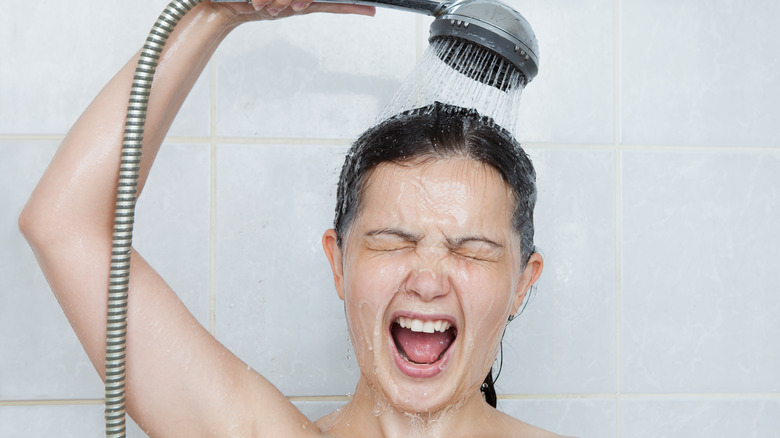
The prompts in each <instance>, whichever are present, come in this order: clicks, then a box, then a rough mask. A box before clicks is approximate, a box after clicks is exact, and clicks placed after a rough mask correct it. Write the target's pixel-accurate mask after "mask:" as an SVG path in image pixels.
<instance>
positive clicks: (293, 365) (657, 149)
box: [0, 0, 780, 438]
mask: <svg viewBox="0 0 780 438" xmlns="http://www.w3.org/2000/svg"><path fill="white" fill-rule="evenodd" d="M28 3H29V2H10V3H8V4H7V5H4V6H5V7H4V10H3V13H2V14H0V56H1V57H2V59H3V61H2V62H0V154H2V157H3V159H2V160H0V188H1V190H0V201H2V205H3V208H0V278H1V279H2V285H3V286H2V287H0V437H3V438H4V437H6V436H8V437H16V436H32V437H36V436H48V435H51V434H56V435H57V436H74V437H75V436H93V435H97V434H100V433H101V431H102V406H101V405H100V404H99V403H98V402H96V401H95V400H99V399H100V398H101V397H102V385H101V383H100V381H99V379H98V378H97V376H96V374H95V373H94V371H93V369H92V366H91V365H90V364H89V362H88V360H87V358H86V356H85V355H84V353H83V352H82V351H81V348H80V345H79V344H78V341H77V339H76V337H75V336H74V335H73V333H72V331H71V330H70V328H69V327H68V324H67V321H66V320H65V318H64V317H63V315H62V313H61V311H60V310H59V308H58V306H57V303H56V300H55V299H54V298H53V296H52V295H51V293H50V292H49V291H48V287H47V286H46V283H45V280H44V278H43V276H42V275H41V274H40V271H39V269H38V267H37V265H36V264H35V260H34V257H33V256H32V253H31V252H30V250H29V249H28V248H27V246H26V244H25V242H24V240H23V239H22V238H21V236H20V235H19V234H18V232H17V231H16V217H17V215H18V213H19V211H20V209H21V207H22V205H23V203H24V202H25V200H26V198H27V197H28V196H29V193H30V191H31V190H32V188H33V186H34V184H35V182H36V181H37V178H38V177H39V176H40V174H41V173H42V172H43V170H44V168H45V166H46V163H47V162H48V160H49V159H50V157H51V155H52V154H53V152H54V150H55V148H56V145H57V143H58V141H59V139H61V137H62V135H64V133H65V132H66V131H67V129H68V127H69V126H70V125H71V124H72V123H73V121H74V120H75V119H76V117H78V115H79V113H80V112H81V111H82V110H83V108H84V107H85V106H86V105H87V103H88V102H89V101H90V99H91V98H92V97H93V96H94V95H95V94H96V93H97V92H98V90H99V89H100V87H101V86H102V85H103V84H104V83H105V82H106V81H107V80H108V78H109V77H110V76H111V75H112V74H113V72H114V71H116V69H117V68H118V67H119V66H120V65H121V64H122V63H123V62H124V61H125V59H126V58H128V57H129V56H130V54H132V53H133V52H134V51H135V50H136V48H137V47H139V46H140V43H141V41H142V39H143V37H144V35H145V33H146V31H147V30H148V28H149V27H150V26H151V24H152V21H153V20H154V18H155V17H156V16H157V14H158V13H159V11H161V10H162V8H163V7H164V4H165V1H163V0H143V1H137V2H134V3H133V5H132V6H128V4H127V3H126V2H124V3H120V2H118V1H116V0H108V1H103V2H97V3H96V2H86V1H75V2H67V3H61V2H60V3H57V2H54V3H51V4H48V3H40V2H34V3H29V4H28ZM510 4H512V5H513V6H514V7H516V8H517V9H518V10H520V11H521V12H522V13H523V14H524V15H525V16H526V17H527V18H528V19H529V21H530V22H531V23H532V24H533V26H534V28H535V30H536V32H537V35H538V37H539V41H540V49H541V71H540V75H539V77H538V78H537V79H536V80H535V81H534V82H532V83H531V85H530V86H529V88H528V89H527V90H526V92H525V96H524V99H523V109H522V111H521V112H522V120H523V124H522V125H521V129H520V131H519V133H518V138H520V139H521V140H522V141H524V142H529V143H531V144H530V145H529V153H530V154H531V156H532V158H533V159H534V161H535V163H536V167H537V172H538V180H539V203H538V208H537V212H536V217H537V220H536V227H537V242H536V243H537V245H538V246H539V247H540V249H541V250H542V252H543V254H544V256H545V259H546V267H545V273H544V274H543V276H542V279H541V281H540V282H539V285H538V288H537V290H536V292H535V295H534V298H533V300H532V301H531V303H530V304H529V305H528V307H527V309H526V310H525V313H524V314H523V315H522V317H521V318H520V319H518V320H516V321H514V322H513V323H512V324H511V325H510V327H509V329H508V330H507V333H506V337H505V342H504V368H503V371H502V375H501V377H500V379H499V381H498V384H497V386H498V389H499V393H500V394H503V395H505V397H506V398H504V399H502V400H501V401H500V406H501V408H502V409H503V410H505V411H506V412H508V413H510V414H512V415H515V416H516V417H518V418H521V419H523V420H524V421H527V422H530V423H532V424H537V425H539V426H542V427H546V428H550V429H552V430H555V431H558V432H560V433H564V434H568V435H574V436H579V437H597V438H601V437H608V438H609V437H617V438H623V437H626V438H629V437H630V438H634V437H697V436H708V437H735V438H736V437H739V438H742V437H762V438H764V437H777V436H778V432H777V431H778V430H780V424H778V420H777V418H780V411H778V406H780V386H779V384H778V379H777V376H778V375H780V353H777V350H778V349H777V341H776V339H778V338H780V323H778V318H777V317H776V315H777V314H778V311H779V310H780V295H779V294H778V291H780V282H778V280H777V275H776V272H778V268H780V265H779V264H778V263H780V262H778V260H780V254H778V249H777V248H779V247H780V232H779V231H777V230H778V227H777V225H776V223H777V222H778V218H779V217H780V212H779V211H778V210H779V209H780V195H779V193H778V187H780V176H778V175H780V149H778V147H779V146H780V134H778V130H777V129H776V120H780V110H778V108H780V106H778V105H777V102H778V101H779V100H780V99H779V98H780V83H779V82H778V80H777V79H778V74H777V65H778V63H779V62H780V50H778V49H780V30H778V28H777V23H778V22H779V21H780V6H778V4H777V3H776V2H773V1H771V0H759V1H753V2H743V1H736V0H716V1H713V2H671V1H649V0H594V1H589V2H574V1H565V0H547V1H537V0H527V1H525V0H523V1H520V0H513V1H511V2H510ZM429 21H430V19H428V18H420V17H414V16H413V15H411V14H404V13H400V12H395V11H380V12H379V14H378V17H376V18H374V19H371V18H365V17H325V16H310V17H306V18H302V19H297V20H285V21H279V22H274V23H263V24H252V25H247V26H245V27H244V28H241V29H239V30H238V31H236V32H235V33H234V34H233V35H231V36H230V37H228V39H227V40H226V41H225V43H224V45H223V47H221V48H220V49H219V51H218V52H217V55H216V57H215V61H214V63H213V66H212V67H211V68H208V69H207V70H206V71H205V72H204V76H203V77H202V78H201V80H200V81H199V82H198V84H197V85H196V87H195V90H194V91H193V94H192V95H191V96H190V98H189V99H188V101H187V102H186V103H185V105H184V108H183V110H182V113H181V115H180V117H179V119H178V120H177V122H176V123H175V125H174V127H173V128H172V130H171V135H172V138H171V139H170V140H169V141H168V142H167V143H166V145H165V147H164V149H163V151H162V152H161V154H160V158H159V160H158V163H157V164H156V165H155V169H154V171H153V173H152V176H151V177H150V180H149V184H148V187H147V190H146V193H145V196H144V197H143V198H142V201H141V203H140V204H139V212H138V221H137V235H136V246H137V247H138V248H139V250H140V251H141V252H142V253H143V254H144V255H145V256H146V257H147V258H148V259H149V260H150V261H151V262H152V263H153V265H154V266H155V267H157V268H158V270H159V271H160V272H161V273H162V274H163V276H164V277H166V279H168V281H169V282H170V283H171V284H172V285H173V287H174V288H175V289H176V290H177V291H179V293H180V295H181V296H182V298H183V299H184V301H185V303H186V304H187V305H188V307H189V308H190V310H191V311H192V312H193V313H194V314H195V316H196V317H197V318H198V320H199V321H200V322H201V323H202V324H204V325H205V326H207V327H211V322H212V321H213V322H214V326H213V328H214V329H215V333H216V336H217V337H218V339H220V340H221V341H222V342H224V343H225V344H226V345H228V346H229V347H230V348H232V349H233V350H234V351H235V352H236V353H237V354H238V355H239V356H240V357H242V358H243V359H245V360H246V361H247V362H248V363H249V364H250V365H251V366H253V367H255V368H256V369H258V370H260V371H261V372H263V373H264V374H265V375H267V376H268V377H269V378H270V379H271V380H272V381H273V382H275V383H276V384H277V385H278V386H279V387H280V388H281V389H282V391H284V392H285V393H286V394H288V395H291V396H297V398H296V399H295V403H296V405H297V406H299V407H300V408H301V409H302V411H303V412H304V413H305V414H306V415H308V416H310V417H311V418H313V419H316V418H318V417H320V416H322V415H324V414H325V413H327V412H328V411H330V410H332V409H334V408H335V407H337V406H339V405H341V404H342V403H343V401H341V400H343V399H342V398H339V397H343V396H344V395H345V394H347V393H349V392H351V391H352V390H353V385H354V382H355V380H356V379H357V374H358V372H359V370H358V369H357V367H356V365H355V363H354V359H353V358H352V357H351V351H350V347H349V342H348V340H347V333H346V329H345V325H344V321H343V308H342V305H341V302H340V301H339V300H338V298H337V297H336V295H335V293H334V291H333V288H332V283H331V281H332V279H331V278H330V273H329V270H328V267H327V264H326V262H325V259H324V257H323V256H322V253H321V249H320V244H319V241H320V236H321V233H322V231H323V230H324V228H326V227H328V226H329V225H330V221H331V219H332V209H333V206H332V205H333V190H334V184H335V180H336V177H337V171H338V168H339V166H340V161H341V154H342V153H343V151H344V150H345V148H346V147H347V145H348V144H349V141H350V139H351V138H353V137H354V136H356V135H357V134H358V133H359V132H361V131H362V130H363V129H365V128H366V127H367V126H369V125H370V124H371V122H372V121H373V118H374V116H375V115H376V113H377V112H378V111H379V110H380V109H381V108H382V106H383V104H384V103H385V102H386V101H387V99H389V98H390V96H391V95H392V93H393V92H394V90H395V87H397V86H398V85H399V84H400V83H401V81H403V78H404V76H405V75H406V73H407V72H408V71H410V70H411V68H412V66H413V65H414V62H415V57H416V56H417V55H418V54H419V53H420V52H421V50H422V49H423V48H424V47H425V42H424V41H425V37H426V32H427V23H428V22H429ZM84 66H89V68H84ZM212 109H213V111H212ZM302 325H303V327H302ZM301 333H309V334H311V333H316V336H315V335H313V334H311V335H307V336H301ZM323 396H324V397H325V398H323ZM328 397H336V398H335V399H333V398H328ZM334 400H335V401H334ZM85 403H86V404H85ZM41 418H45V419H44V420H41ZM129 436H133V437H137V436H143V433H142V432H141V431H140V429H138V428H137V426H134V425H131V426H130V433H129Z"/></svg>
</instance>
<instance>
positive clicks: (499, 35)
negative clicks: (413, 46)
mask: <svg viewBox="0 0 780 438" xmlns="http://www.w3.org/2000/svg"><path fill="white" fill-rule="evenodd" d="M430 30H431V35H430V38H429V40H431V41H433V40H434V39H436V38H441V37H454V38H460V39H464V40H467V41H470V42H472V43H474V44H476V45H478V46H480V47H483V48H485V49H488V50H491V51H493V52H495V53H496V54H498V55H500V56H502V57H504V58H506V59H507V60H508V61H509V62H511V63H512V64H513V65H514V66H515V67H517V69H518V70H519V71H520V72H522V73H523V75H524V76H525V78H526V82H530V81H531V80H532V79H533V78H534V77H536V74H537V73H538V72H539V55H538V53H539V45H538V43H537V41H536V35H535V34H534V31H533V29H532V28H531V25H530V24H529V23H528V21H527V20H526V19H525V18H524V17H523V16H522V15H520V13H519V12H517V11H515V10H514V9H512V8H510V7H509V6H506V5H504V4H503V3H500V2H498V1H494V0H463V1H459V2H456V3H453V4H452V5H450V6H448V7H447V8H446V9H445V10H444V11H443V12H442V13H441V14H440V15H439V16H437V17H436V20H434V22H433V23H432V24H431V29H430Z"/></svg>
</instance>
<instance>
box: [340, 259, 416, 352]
mask: <svg viewBox="0 0 780 438" xmlns="http://www.w3.org/2000/svg"><path fill="white" fill-rule="evenodd" d="M349 268H350V269H349V271H348V272H345V274H346V275H345V280H346V281H345V289H344V293H345V295H344V302H345V310H346V314H347V315H346V316H347V325H348V327H349V331H350V335H351V337H352V344H353V347H354V348H355V354H356V355H357V356H358V358H360V357H361V353H363V354H365V353H366V352H371V351H374V348H375V346H376V345H378V344H379V343H380V342H381V341H382V339H384V337H385V336H384V334H385V331H386V328H387V325H388V324H389V321H385V316H386V309H387V307H388V305H389V303H390V302H391V301H392V299H393V296H394V295H395V293H396V292H397V291H398V290H399V289H400V287H401V285H402V284H403V281H404V279H405V278H406V275H407V274H406V273H407V272H408V268H407V263H405V262H404V261H403V260H400V259H399V260H395V261H393V260H387V259H378V258H374V259H371V258H366V257H363V258H361V259H360V261H359V262H357V261H356V262H354V263H351V264H350V265H349ZM352 274H354V275H352Z"/></svg>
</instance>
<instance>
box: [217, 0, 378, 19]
mask: <svg viewBox="0 0 780 438" xmlns="http://www.w3.org/2000/svg"><path fill="white" fill-rule="evenodd" d="M211 6H212V7H214V8H216V9H218V10H222V12H225V13H228V14H231V15H232V16H233V17H234V18H235V19H236V21H237V22H238V23H244V22H248V21H258V20H272V19H275V18H283V17H289V16H291V15H298V14H309V13H312V12H329V13H333V14H357V15H368V16H373V15H374V12H375V8H374V7H373V6H365V5H355V4H347V3H316V2H312V0H252V1H251V4H249V3H245V2H229V3H211Z"/></svg>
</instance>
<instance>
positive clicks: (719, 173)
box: [622, 151, 780, 393]
mask: <svg viewBox="0 0 780 438" xmlns="http://www.w3.org/2000/svg"><path fill="white" fill-rule="evenodd" d="M622 179H623V201H622V217H623V228H622V229H623V238H622V248H623V251H622V252H623V260H622V266H623V277H622V278H623V300H622V303H623V309H622V327H623V337H622V338H623V347H622V351H623V358H622V361H623V372H622V375H623V390H624V391H625V392H629V393H630V392H639V393H648V392H658V393H667V392H688V393H690V392H693V393H699V392H714V393H720V392H738V393H746V392H777V391H778V390H780V381H778V379H777V376H778V371H780V350H778V349H777V339H778V338H780V320H778V318H777V314H778V310H780V297H779V296H778V293H777V292H778V290H780V279H778V276H777V268H778V260H780V231H779V230H780V229H778V226H777V218H778V217H780V190H779V189H778V187H780V155H778V154H763V153H744V154H740V153H730V152H710V153H690V152H665V151H645V152H626V153H624V155H623V177H622Z"/></svg>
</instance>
